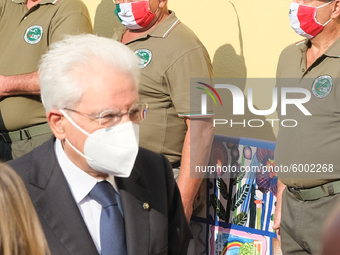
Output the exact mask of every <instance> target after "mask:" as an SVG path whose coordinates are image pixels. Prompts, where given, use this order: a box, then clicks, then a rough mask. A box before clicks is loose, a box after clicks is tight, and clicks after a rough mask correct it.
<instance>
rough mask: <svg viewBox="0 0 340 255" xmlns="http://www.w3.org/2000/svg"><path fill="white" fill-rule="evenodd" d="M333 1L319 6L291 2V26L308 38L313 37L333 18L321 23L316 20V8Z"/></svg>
mask: <svg viewBox="0 0 340 255" xmlns="http://www.w3.org/2000/svg"><path fill="white" fill-rule="evenodd" d="M332 2H333V1H330V2H328V3H326V4H323V5H321V6H319V7H314V6H308V5H302V4H297V3H294V2H293V3H291V4H290V10H289V19H290V25H291V27H292V28H293V29H294V30H295V32H296V33H297V34H298V35H302V36H304V37H306V38H308V39H312V38H313V37H315V36H316V35H317V34H318V33H320V32H321V31H322V29H323V28H324V27H325V26H326V25H327V24H328V22H330V21H331V20H332V19H329V20H328V21H327V22H326V23H325V24H320V23H319V22H318V21H317V20H316V10H317V9H319V8H322V7H324V6H326V5H329V4H330V3H332Z"/></svg>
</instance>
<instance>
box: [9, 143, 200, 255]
mask: <svg viewBox="0 0 340 255" xmlns="http://www.w3.org/2000/svg"><path fill="white" fill-rule="evenodd" d="M54 141H55V138H52V139H51V140H49V141H47V142H46V143H44V144H43V145H41V146H39V147H37V148H36V149H35V150H33V151H32V152H30V153H29V154H26V155H25V156H23V157H21V158H19V159H16V160H13V161H11V162H9V165H10V166H11V167H12V168H14V170H15V171H16V172H17V173H18V174H19V175H20V176H21V178H22V179H23V181H24V183H25V185H26V188H27V190H28V193H29V195H30V197H31V199H32V201H33V204H34V206H35V209H36V211H37V213H38V215H39V219H40V222H41V225H42V227H43V230H44V232H45V235H46V239H47V242H48V245H49V248H50V250H51V252H52V255H71V254H72V255H94V254H98V251H97V249H96V246H95V244H94V242H93V240H92V238H91V235H90V233H89V231H88V229H87V227H86V225H85V222H84V220H83V218H82V216H81V213H80V211H79V209H78V206H77V204H76V202H75V200H74V198H73V196H72V194H71V191H70V189H69V186H68V183H67V181H66V179H65V177H64V174H63V172H62V170H61V168H60V166H59V164H58V161H57V158H56V156H55V151H54ZM115 180H116V183H117V186H118V189H119V192H120V198H121V204H122V207H123V211H124V218H125V231H126V242H127V249H128V254H131V255H134V254H138V255H144V254H145V255H146V254H176V255H177V254H194V253H195V244H194V241H193V239H192V236H191V233H190V230H189V226H188V223H187V221H186V218H185V215H184V211H183V206H182V203H181V198H180V193H179V190H178V188H177V185H176V184H175V181H174V179H173V173H172V169H171V166H170V163H169V162H168V161H167V160H166V159H165V157H164V156H162V155H159V154H156V153H153V152H151V151H148V150H146V149H143V148H140V149H139V153H138V156H137V159H136V162H135V166H134V168H133V170H132V173H131V175H130V177H129V178H116V179H115ZM144 203H148V204H149V206H150V207H149V208H148V209H147V208H143V204H144Z"/></svg>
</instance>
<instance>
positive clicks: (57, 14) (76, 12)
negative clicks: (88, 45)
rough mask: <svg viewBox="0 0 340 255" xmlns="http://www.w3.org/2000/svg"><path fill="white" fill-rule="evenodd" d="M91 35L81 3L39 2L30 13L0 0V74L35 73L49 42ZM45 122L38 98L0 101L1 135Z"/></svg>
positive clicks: (18, 3) (17, 1)
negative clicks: (71, 35) (70, 36)
mask: <svg viewBox="0 0 340 255" xmlns="http://www.w3.org/2000/svg"><path fill="white" fill-rule="evenodd" d="M91 32H92V25H91V20H90V16H89V13H88V11H87V8H86V6H85V5H84V3H83V2H81V1H80V0H59V1H58V0H54V1H53V0H42V1H41V2H40V3H39V4H37V5H36V6H33V7H32V8H31V9H30V10H29V11H28V10H27V6H26V1H25V0H13V1H11V0H0V38H1V40H0V75H4V76H12V75H19V74H26V73H32V72H35V71H37V70H38V64H39V60H40V57H41V55H43V54H44V53H45V52H46V50H47V49H48V46H49V45H50V44H51V43H53V42H55V41H58V40H61V39H63V37H64V35H67V34H80V33H91ZM1 116H2V118H1ZM44 122H46V113H45V110H44V108H43V106H42V104H41V101H40V96H30V95H22V96H10V97H4V98H0V132H3V131H6V130H8V131H12V130H18V129H20V128H24V127H28V126H32V125H35V124H39V123H44Z"/></svg>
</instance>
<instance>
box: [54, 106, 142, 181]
mask: <svg viewBox="0 0 340 255" xmlns="http://www.w3.org/2000/svg"><path fill="white" fill-rule="evenodd" d="M59 111H60V112H61V113H62V114H63V115H64V116H65V118H66V119H68V120H69V121H70V122H71V124H72V125H73V126H74V127H76V128H77V129H78V130H80V131H81V132H82V133H84V134H85V135H87V136H88V137H87V139H86V141H85V144H84V154H83V153H81V152H80V151H79V150H78V149H76V148H75V147H74V146H73V145H72V144H71V143H70V142H69V141H68V139H66V142H67V143H68V144H69V145H70V146H71V147H72V148H73V149H74V150H75V151H76V152H77V153H78V154H79V155H81V156H82V157H84V158H85V159H86V161H87V163H88V164H89V166H90V167H92V168H93V169H94V170H96V171H98V172H101V173H105V174H108V175H113V176H116V177H129V176H130V174H131V171H132V168H133V165H134V163H135V160H136V157H137V153H138V142H139V125H138V124H134V123H132V122H131V121H130V122H126V123H124V124H120V125H116V126H113V127H110V128H101V129H98V130H96V131H95V132H93V133H92V134H89V133H88V132H86V131H85V130H83V129H82V128H81V127H79V126H78V125H77V124H76V123H75V122H74V121H73V120H72V119H71V118H70V117H69V116H68V115H67V114H66V113H65V112H64V111H63V110H59Z"/></svg>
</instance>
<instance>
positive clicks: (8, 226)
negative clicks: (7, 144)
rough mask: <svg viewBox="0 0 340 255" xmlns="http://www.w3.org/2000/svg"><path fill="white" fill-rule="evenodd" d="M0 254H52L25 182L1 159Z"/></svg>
mask: <svg viewBox="0 0 340 255" xmlns="http://www.w3.org/2000/svg"><path fill="white" fill-rule="evenodd" d="M0 254H1V255H49V254H50V252H49V249H48V246H47V242H46V239H45V235H44V232H43V230H42V227H41V225H40V222H39V219H38V216H37V214H36V212H35V209H34V207H33V204H32V202H31V199H30V197H29V196H28V193H27V191H26V188H25V185H24V183H23V181H22V180H21V178H20V177H19V175H17V173H15V172H14V171H13V170H12V169H11V168H10V167H8V166H6V165H5V164H2V163H0Z"/></svg>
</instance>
